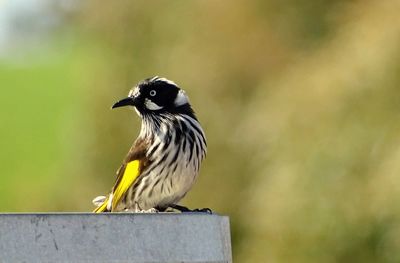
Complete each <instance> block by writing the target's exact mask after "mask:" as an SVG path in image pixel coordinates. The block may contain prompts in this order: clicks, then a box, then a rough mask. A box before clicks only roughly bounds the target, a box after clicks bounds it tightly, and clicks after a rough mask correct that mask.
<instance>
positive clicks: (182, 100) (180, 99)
mask: <svg viewBox="0 0 400 263" xmlns="http://www.w3.org/2000/svg"><path fill="white" fill-rule="evenodd" d="M186 103H189V99H188V97H187V96H186V93H185V91H184V90H179V92H178V95H176V98H175V101H174V104H175V106H176V107H179V106H181V105H184V104H186Z"/></svg>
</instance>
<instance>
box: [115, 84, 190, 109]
mask: <svg viewBox="0 0 400 263" xmlns="http://www.w3.org/2000/svg"><path fill="white" fill-rule="evenodd" d="M123 106H134V107H135V109H136V111H137V112H138V114H139V115H140V116H143V115H148V114H150V115H153V114H156V115H157V114H162V113H171V114H179V113H182V114H190V115H193V111H192V109H191V107H190V104H189V99H188V97H187V95H186V93H185V91H184V90H182V89H180V88H179V87H178V85H176V84H175V83H174V82H173V81H170V80H168V79H165V78H160V77H153V78H148V79H145V80H143V81H141V82H139V84H138V85H137V86H135V87H134V88H133V89H132V90H131V91H130V92H129V94H128V97H127V98H125V99H122V100H120V101H118V102H116V103H115V104H114V105H113V106H112V108H113V109H114V108H118V107H123Z"/></svg>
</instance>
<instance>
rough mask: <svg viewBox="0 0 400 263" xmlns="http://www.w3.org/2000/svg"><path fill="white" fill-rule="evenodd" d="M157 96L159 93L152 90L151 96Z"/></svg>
mask: <svg viewBox="0 0 400 263" xmlns="http://www.w3.org/2000/svg"><path fill="white" fill-rule="evenodd" d="M156 94H157V92H156V91H155V90H153V89H152V90H150V96H152V97H154V96H155V95H156Z"/></svg>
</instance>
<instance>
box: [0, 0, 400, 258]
mask: <svg viewBox="0 0 400 263" xmlns="http://www.w3.org/2000/svg"><path fill="white" fill-rule="evenodd" d="M399 11H400V1H399V0H392V1H390V0H387V1H385V0H384V1H378V0H376V1H344V0H341V1H340V0H338V1H328V0H308V1H305V0H300V1H299V0H297V1H296V0H285V1H278V0H251V1H248V0H247V1H245V0H239V1H209V0H201V1H200V0H199V1H197V0H196V1H184V0H178V1H166V0H164V1H161V0H157V1H143V0H141V1H130V0H120V1H108V2H107V1H106V2H104V1H103V2H99V1H91V0H85V1H78V0H75V1H72V0H64V1H62V0H56V1H50V0H49V1H46V0H2V1H0V85H1V87H2V89H1V96H0V108H1V110H0V120H1V125H0V141H1V148H2V150H1V151H0V163H1V165H2V168H1V176H0V206H1V210H2V211H10V212H22V211H90V210H92V209H93V207H92V204H91V200H92V198H93V197H95V196H96V195H99V194H105V193H107V191H108V190H109V189H110V187H111V186H112V184H113V182H114V179H115V171H116V169H117V168H118V167H119V165H120V162H121V160H122V158H123V157H124V156H125V154H126V152H127V151H128V149H129V147H130V145H131V143H132V142H133V140H134V139H135V138H136V136H137V134H138V130H139V125H140V122H139V119H138V117H137V116H135V115H134V114H133V112H132V111H129V110H118V111H111V110H110V106H111V105H112V104H113V103H114V102H115V101H116V100H118V99H120V98H122V97H123V96H125V95H126V94H127V92H128V90H129V89H130V88H131V87H132V86H133V85H135V84H136V83H137V82H138V81H139V80H142V79H144V78H146V77H150V76H154V75H159V76H164V77H167V78H169V79H172V80H174V81H175V82H177V83H178V84H179V85H180V86H181V87H182V88H184V89H185V90H186V91H187V93H188V94H189V96H190V99H191V102H192V104H193V106H194V108H195V110H196V112H197V115H198V117H199V119H200V121H201V123H202V125H203V127H204V130H205V132H206V134H207V138H208V145H209V148H208V156H207V159H206V161H205V162H204V164H203V166H202V171H201V176H200V177H199V179H198V181H197V184H196V185H195V187H194V188H193V190H192V191H191V192H190V193H189V194H188V195H187V197H186V198H185V199H184V200H183V202H182V204H184V205H188V206H190V207H193V208H196V207H210V208H212V209H213V210H214V211H216V212H218V213H221V214H227V215H229V216H230V218H231V226H232V241H233V253H234V260H235V262H400V252H399V251H400V205H399V202H400V177H399V175H400V16H399Z"/></svg>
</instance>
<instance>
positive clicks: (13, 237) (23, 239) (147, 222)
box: [0, 213, 232, 263]
mask: <svg viewBox="0 0 400 263" xmlns="http://www.w3.org/2000/svg"><path fill="white" fill-rule="evenodd" d="M0 262H2V263H4V262H197V263H198V262H232V254H231V240H230V229H229V218H228V217H226V216H219V215H209V214H203V213H186V214H175V213H160V214H132V213H113V214H110V213H108V214H91V213H39V214H37V213H35V214H14V213H13V214H0Z"/></svg>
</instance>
